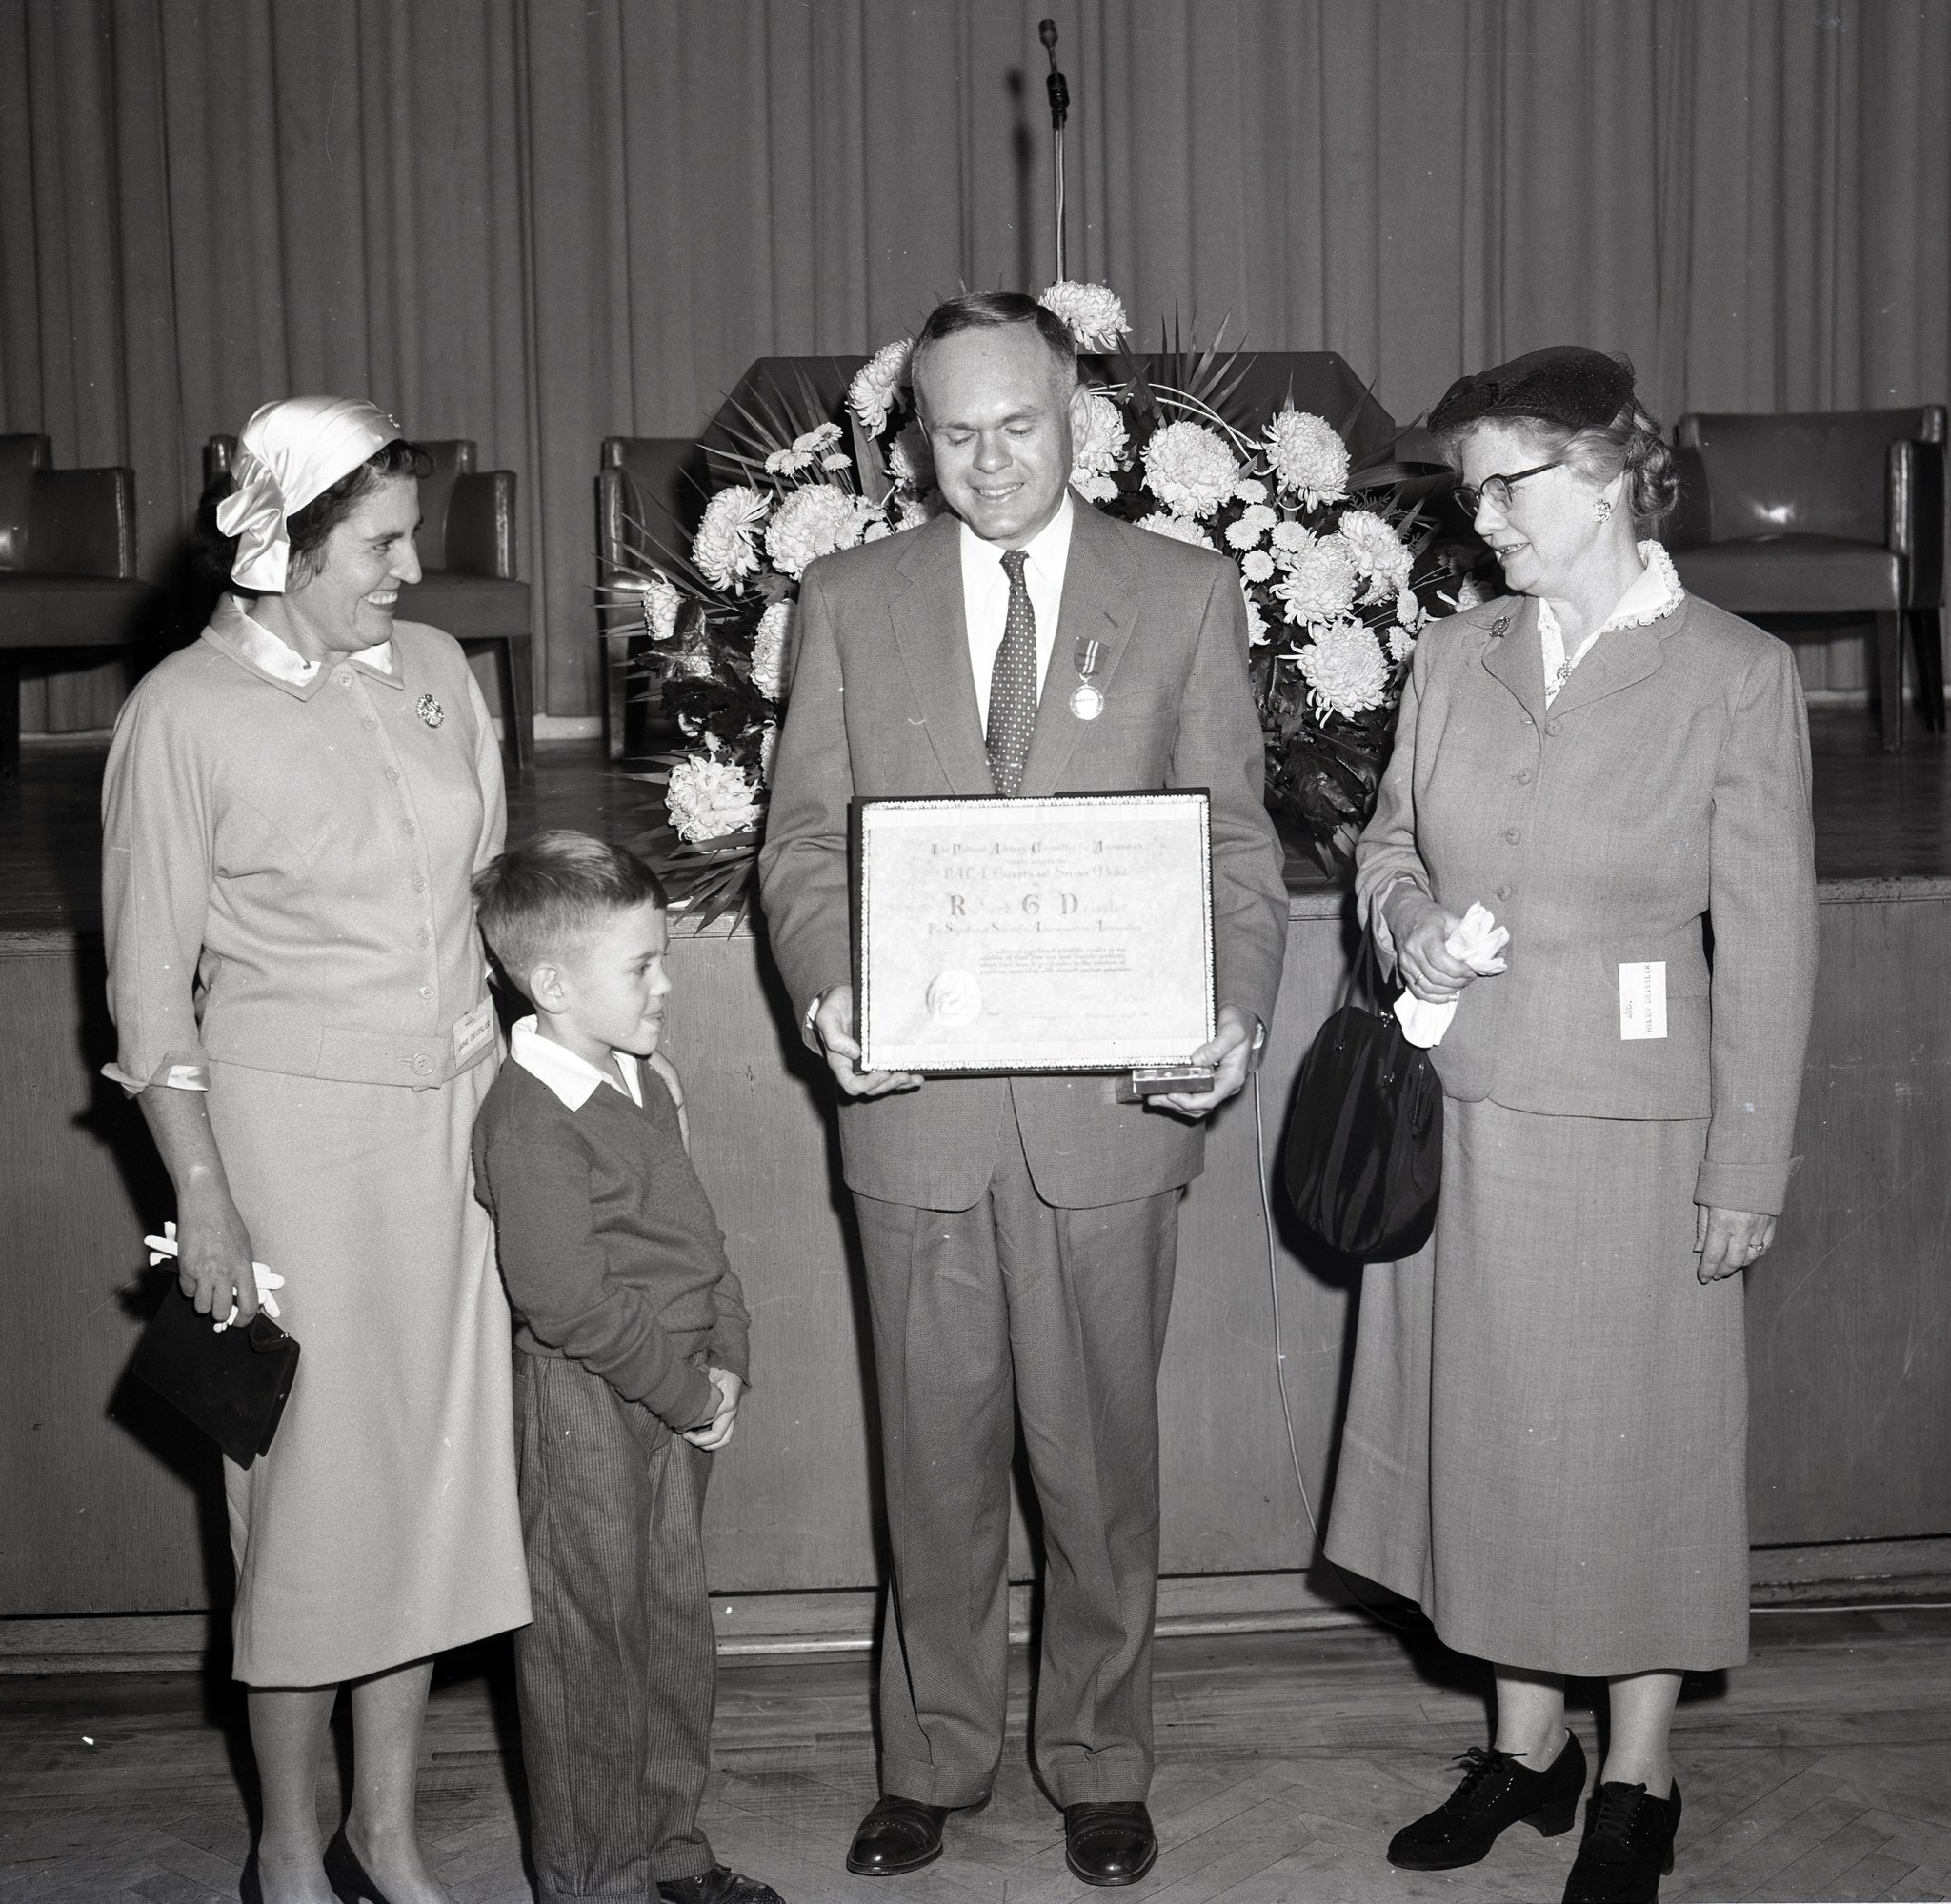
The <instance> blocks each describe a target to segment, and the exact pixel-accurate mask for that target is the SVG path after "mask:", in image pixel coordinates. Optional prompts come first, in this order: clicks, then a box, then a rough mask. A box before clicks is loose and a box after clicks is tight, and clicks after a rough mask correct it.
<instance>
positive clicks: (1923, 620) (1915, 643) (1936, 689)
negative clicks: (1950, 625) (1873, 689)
mask: <svg viewBox="0 0 1951 1904" xmlns="http://www.w3.org/2000/svg"><path fill="white" fill-rule="evenodd" d="M1943 615H1944V611H1943V610H1941V609H1912V610H1911V611H1909V612H1908V613H1907V614H1906V615H1905V616H1904V620H1906V621H1907V622H1909V624H1910V648H1911V653H1912V654H1913V655H1914V656H1915V657H1916V661H1917V705H1918V711H1919V713H1921V715H1922V716H1923V723H1924V732H1926V733H1942V732H1944V638H1943Z"/></svg>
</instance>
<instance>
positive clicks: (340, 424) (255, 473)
mask: <svg viewBox="0 0 1951 1904" xmlns="http://www.w3.org/2000/svg"><path fill="white" fill-rule="evenodd" d="M399 433H400V427H399V425H398V424H397V423H395V422H394V421H393V420H392V417H390V416H389V415H387V413H386V412H385V411H383V410H380V409H378V408H377V407H376V406H375V405H372V404H370V403H368V402H367V401H366V400H365V399H364V398H363V397H349V396H292V397H286V398H285V399H284V400H283V401H282V402H280V403H268V404H266V405H265V406H264V407H263V409H261V410H260V411H257V412H256V414H255V415H253V416H252V417H251V421H250V422H249V423H247V424H246V425H245V426H244V431H243V433H242V434H241V435H240V436H239V437H238V438H237V460H236V462H235V464H234V465H233V466H232V468H231V480H232V482H234V483H235V485H236V488H235V489H233V490H232V491H231V493H230V494H229V495H227V496H226V497H225V498H224V499H223V501H222V502H220V503H219V504H218V505H217V527H218V528H219V529H220V530H222V531H223V532H224V533H225V534H226V535H234V536H235V537H236V538H237V556H236V560H235V561H233V562H232V563H231V580H232V581H233V582H236V583H237V584H239V585H240V586H241V587H243V588H246V589H251V590H254V591H256V592H257V593H259V594H272V595H274V594H282V593H283V592H284V589H285V572H286V569H287V567H288V565H289V564H290V561H291V555H292V543H291V537H290V535H289V534H288V533H287V532H286V529H285V523H286V519H287V518H288V517H290V516H292V515H295V514H296V513H297V512H298V511H300V510H301V509H303V508H304V507H305V505H306V504H307V503H309V502H312V501H314V500H316V498H318V497H319V496H321V495H323V494H324V493H325V491H327V490H329V489H331V488H332V485H333V484H334V483H335V482H337V481H338V480H339V478H340V477H341V476H349V475H351V474H352V471H354V470H356V469H357V468H358V467H359V465H360V464H361V463H363V462H365V461H366V459H367V458H368V457H369V456H371V455H372V453H373V452H374V451H378V450H382V449H384V448H385V447H386V445H387V444H389V443H391V442H392V440H393V439H394V438H395V437H397V436H398V435H399Z"/></svg>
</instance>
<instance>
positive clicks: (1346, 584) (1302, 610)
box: [1274, 536, 1358, 628]
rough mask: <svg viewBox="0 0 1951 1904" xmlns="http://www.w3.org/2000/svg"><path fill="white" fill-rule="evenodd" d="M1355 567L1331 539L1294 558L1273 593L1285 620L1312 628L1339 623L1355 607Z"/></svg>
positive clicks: (1331, 537)
mask: <svg viewBox="0 0 1951 1904" xmlns="http://www.w3.org/2000/svg"><path fill="white" fill-rule="evenodd" d="M1357 580H1358V576H1357V575H1356V572H1355V564H1354V563H1353V562H1351V561H1350V560H1349V559H1348V552H1347V551H1346V550H1345V549H1343V548H1342V546H1341V545H1340V543H1339V542H1338V541H1337V540H1336V539H1335V538H1334V537H1333V536H1326V537H1323V538H1322V540H1320V541H1319V542H1317V543H1316V544H1315V546H1314V547H1313V548H1312V549H1307V550H1303V551H1300V552H1299V553H1298V554H1297V555H1296V556H1295V558H1294V562H1293V566H1292V567H1291V568H1289V570H1288V571H1287V573H1286V574H1285V575H1284V576H1283V577H1282V578H1281V579H1280V580H1279V581H1277V582H1276V583H1275V584H1274V592H1275V593H1276V594H1277V595H1278V596H1279V597H1280V599H1281V600H1282V601H1283V602H1285V603H1286V605H1287V619H1288V620H1289V621H1292V622H1299V623H1301V624H1303V625H1305V626H1306V627H1309V628H1314V627H1317V626H1319V624H1321V623H1322V622H1331V621H1338V620H1339V619H1340V618H1341V617H1342V616H1343V615H1345V614H1346V613H1347V612H1348V611H1349V610H1350V609H1351V608H1353V607H1354V606H1355V585H1356V582H1357Z"/></svg>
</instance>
